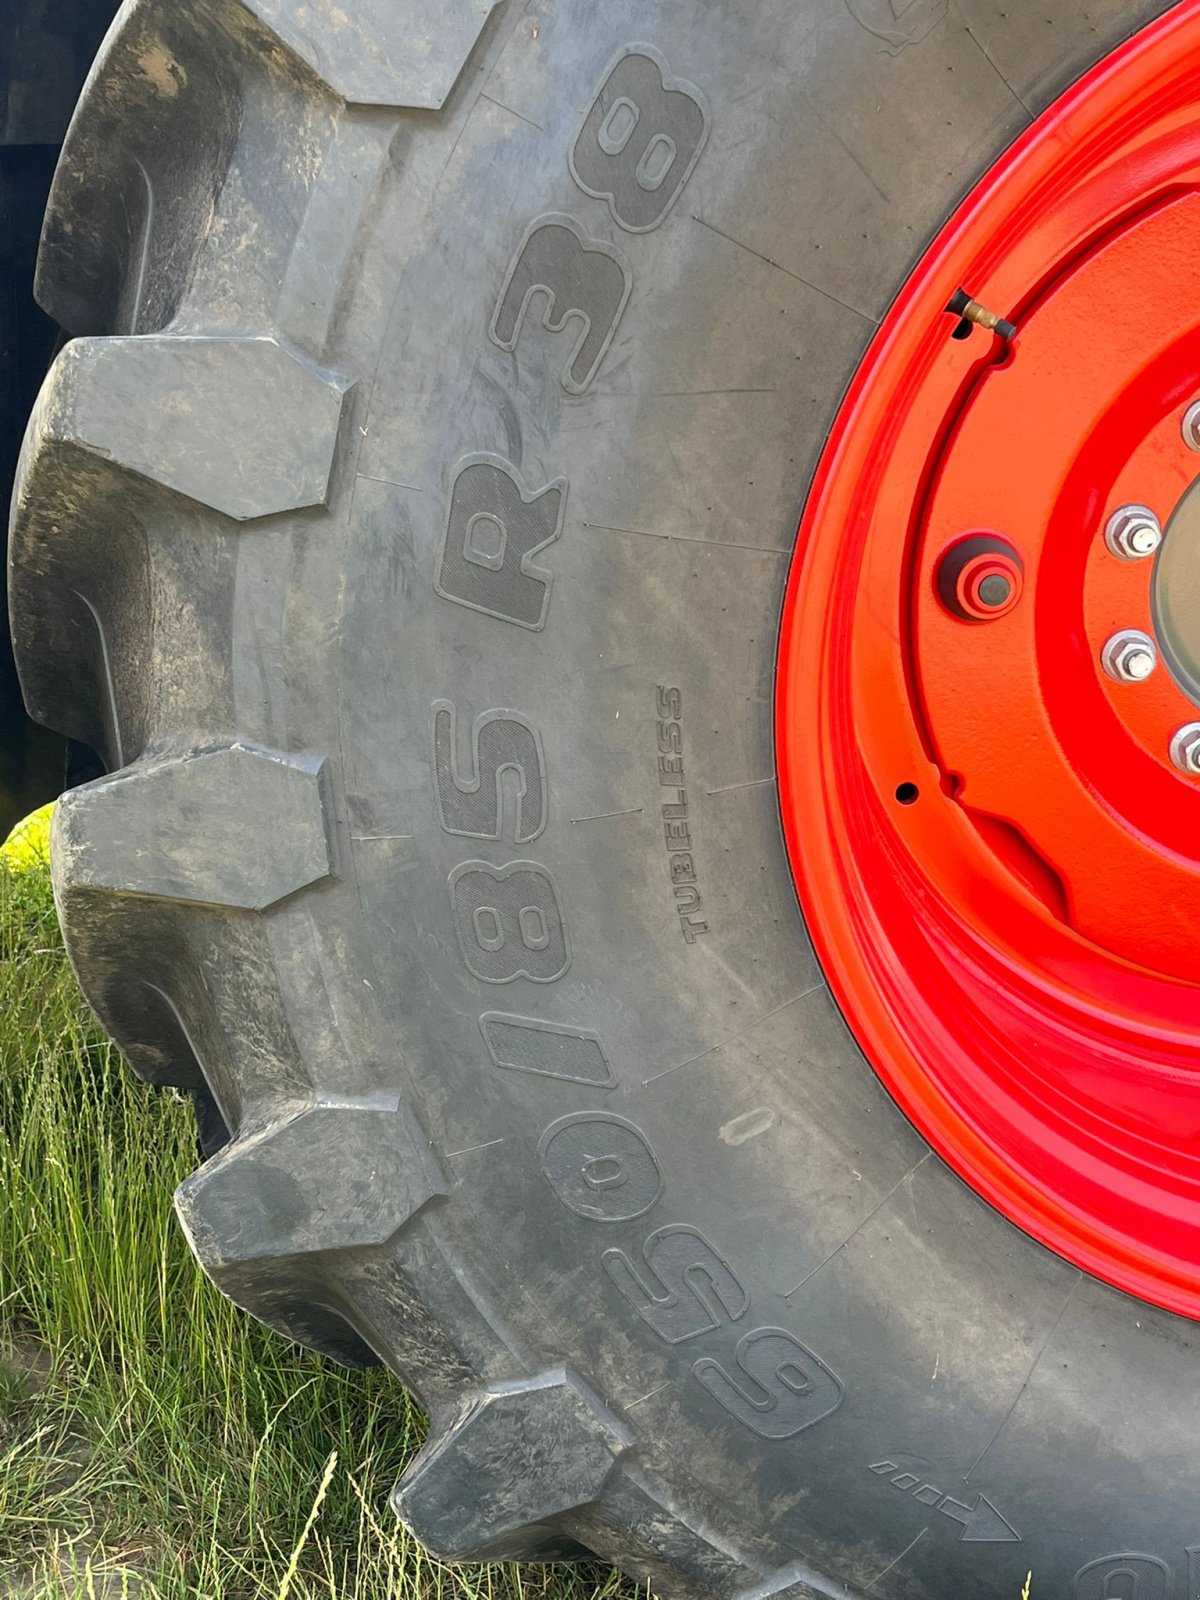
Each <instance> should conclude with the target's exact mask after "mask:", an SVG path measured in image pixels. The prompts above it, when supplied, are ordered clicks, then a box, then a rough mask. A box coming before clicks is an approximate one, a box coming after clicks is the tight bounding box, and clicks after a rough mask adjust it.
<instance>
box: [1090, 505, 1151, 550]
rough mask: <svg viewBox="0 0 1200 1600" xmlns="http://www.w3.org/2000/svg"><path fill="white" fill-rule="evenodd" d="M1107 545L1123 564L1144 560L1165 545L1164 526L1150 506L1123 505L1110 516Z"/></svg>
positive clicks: (1105, 530)
mask: <svg viewBox="0 0 1200 1600" xmlns="http://www.w3.org/2000/svg"><path fill="white" fill-rule="evenodd" d="M1104 542H1105V544H1106V545H1107V546H1108V548H1109V550H1111V552H1112V553H1113V555H1114V556H1119V557H1120V558H1121V560H1122V561H1141V560H1142V559H1143V558H1144V557H1146V556H1152V555H1153V554H1154V552H1155V551H1156V550H1157V549H1158V547H1159V545H1160V544H1161V543H1162V525H1161V524H1160V522H1159V520H1158V518H1157V517H1156V516H1155V515H1154V513H1153V511H1151V510H1150V508H1149V506H1122V507H1121V509H1120V510H1119V511H1114V512H1113V514H1112V516H1111V517H1109V519H1108V524H1107V526H1106V527H1105V529H1104Z"/></svg>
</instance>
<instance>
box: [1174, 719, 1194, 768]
mask: <svg viewBox="0 0 1200 1600" xmlns="http://www.w3.org/2000/svg"><path fill="white" fill-rule="evenodd" d="M1171 760H1172V761H1173V762H1174V763H1175V765H1176V766H1177V767H1178V768H1179V770H1180V772H1189V773H1200V722H1185V723H1184V725H1183V727H1182V728H1177V729H1176V730H1175V735H1174V737H1173V738H1172V740H1171Z"/></svg>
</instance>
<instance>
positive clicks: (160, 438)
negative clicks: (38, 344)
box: [33, 334, 349, 521]
mask: <svg viewBox="0 0 1200 1600" xmlns="http://www.w3.org/2000/svg"><path fill="white" fill-rule="evenodd" d="M348 388H349V384H348V383H347V382H346V381H345V380H343V379H341V378H338V377H335V376H334V375H333V374H331V373H327V372H323V371H321V370H320V369H319V368H318V367H316V366H314V365H312V364H311V363H310V362H307V361H304V360H302V359H301V358H299V357H297V356H295V355H293V354H292V353H291V352H290V351H289V350H287V349H285V347H284V346H283V345H281V344H280V343H279V342H278V341H277V340H275V339H273V338H267V337H262V338H244V339H242V338H222V337H216V338H214V337H208V336H204V335H196V336H192V335H169V334H162V335H141V336H135V337H129V338H112V339H77V340H75V341H73V342H72V343H71V344H69V345H68V346H67V347H66V349H65V350H64V351H63V353H62V355H61V356H60V357H59V359H58V362H57V364H56V366H55V368H54V371H53V372H52V374H51V377H50V379H49V380H48V383H47V387H46V389H45V390H44V391H43V395H42V399H41V401H40V402H39V406H38V411H37V413H36V416H35V422H34V434H33V437H34V438H37V439H40V440H41V441H42V442H43V443H46V442H48V441H51V440H54V441H59V442H61V443H69V444H73V445H75V446H77V447H78V448H80V449H82V450H84V451H86V452H88V453H89V454H92V455H96V456H100V457H102V458H103V459H105V460H109V461H112V462H114V463H116V464H117V465H118V466H121V467H124V468H126V469H127V470H128V471H130V472H133V473H136V474H137V475H138V476H139V477H143V478H149V479H150V480H151V481H152V482H154V483H158V484H161V485H163V487H164V488H167V489H171V490H174V491H175V492H176V493H177V494H182V495H186V496H187V497H188V498H189V499H191V500H196V501H199V502H200V504H201V505H205V506H209V507H211V509H212V510H214V511H218V512H221V513H222V514H224V515H225V516H227V517H232V518H234V519H236V520H237V521H249V520H251V519H252V518H256V517H266V516H271V515H273V514H276V513H279V512H285V511H296V510H301V509H304V508H307V507H311V506H323V505H325V504H326V502H327V500H328V498H329V484H330V476H331V474H332V471H333V463H334V456H335V452H336V448H337V441H338V435H339V431H340V428H341V419H342V410H343V406H344V404H345V398H346V393H347V390H348Z"/></svg>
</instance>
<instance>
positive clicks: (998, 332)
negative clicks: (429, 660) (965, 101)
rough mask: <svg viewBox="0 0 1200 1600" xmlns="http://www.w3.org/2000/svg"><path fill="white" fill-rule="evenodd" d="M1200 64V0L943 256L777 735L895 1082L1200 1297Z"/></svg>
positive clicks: (1069, 1211) (884, 382)
mask: <svg viewBox="0 0 1200 1600" xmlns="http://www.w3.org/2000/svg"><path fill="white" fill-rule="evenodd" d="M1198 62H1200V5H1197V4H1188V5H1185V6H1182V7H1179V8H1177V9H1176V10H1175V11H1173V12H1172V13H1170V14H1169V16H1168V17H1167V18H1165V19H1163V20H1162V21H1161V22H1159V23H1158V24H1156V25H1155V26H1154V27H1152V28H1151V29H1148V30H1147V31H1146V32H1144V33H1143V34H1141V35H1139V36H1138V37H1137V38H1135V39H1134V40H1133V41H1131V42H1130V44H1129V45H1127V46H1126V47H1124V48H1123V49H1122V50H1121V51H1119V52H1118V53H1117V54H1116V55H1115V56H1113V57H1111V58H1110V59H1109V60H1108V61H1106V62H1105V63H1103V64H1102V66H1101V67H1100V68H1098V69H1097V70H1096V71H1095V72H1093V73H1092V74H1090V75H1089V77H1088V78H1086V79H1084V80H1083V81H1082V82H1081V83H1080V84H1079V85H1077V86H1076V87H1075V89H1073V90H1072V91H1071V92H1070V93H1069V94H1068V95H1067V96H1065V97H1064V98H1063V100H1061V101H1060V102H1059V103H1058V104H1057V105H1056V106H1054V107H1053V108H1052V109H1051V110H1050V112H1048V113H1047V114H1046V115H1045V116H1044V117H1043V118H1041V119H1040V120H1039V122H1038V123H1036V124H1035V125H1034V127H1033V128H1032V129H1031V130H1030V131H1029V133H1028V134H1027V135H1026V136H1025V138H1024V139H1023V140H1022V141H1021V142H1020V143H1019V144H1018V146H1017V147H1016V148H1015V149H1014V150H1013V151H1012V152H1011V153H1010V155H1009V156H1008V157H1007V158H1006V159H1005V160H1004V161H1003V162H1002V163H1001V164H1000V165H999V166H998V167H997V168H996V169H995V170H994V171H993V172H992V173H991V174H990V175H989V177H988V179H987V180H985V182H984V183H983V184H982V185H981V186H980V189H979V190H978V191H977V192H976V194H974V195H973V196H972V197H971V198H970V200H969V201H968V202H967V204H966V205H965V206H964V207H963V209H962V210H961V211H960V213H959V214H958V215H957V216H956V217H955V218H954V219H953V220H952V221H951V223H950V224H949V225H948V227H947V228H946V230H945V231H944V232H943V234H942V235H941V236H940V238H939V239H938V240H937V241H936V242H935V244H934V246H933V247H932V249H931V251H930V252H929V254H928V255H927V256H926V257H925V259H924V261H923V262H922V263H921V265H920V266H919V268H918V269H917V271H916V273H915V274H914V276H913V278H912V280H911V281H910V283H909V285H908V287H907V288H906V290H905V292H904V294H903V295H902V297H901V299H900V302H899V303H898V304H897V306H896V307H895V308H894V309H893V312H892V313H891V315H890V317H889V318H888V320H887V322H886V323H885V325H884V327H883V328H882V329H881V332H880V334H879V336H878V338H877V340H876V341H875V343H874V345H873V346H872V350H871V352H870V353H869V355H868V357H867V360H866V362H865V363H864V366H863V368H862V370H861V372H860V374H859V376H858V379H857V380H856V383H855V385H854V387H853V388H852V390H851V393H850V395H849V396H848V398H847V401H846V403H845V406H844V407H843V410H842V413H841V415H840V417H839V419H838V423H837V426H836V427H835V430H834V433H833V435H832V437H831V440H830V444H829V446H828V448H827V450H826V453H825V456H824V458H823V461H822V465H821V469H820V471H819V474H818V478H817V481H816V484H815V486H814V491H813V495H812V497H811V500H810V504H809V506H808V508H807V510H806V514H805V518H804V522H803V524H802V526H801V530H800V543H799V546H798V558H797V561H796V563H795V567H794V571H793V575H792V582H791V589H790V592H789V597H788V604H787V609H786V614H785V620H784V630H783V637H782V643H781V657H780V697H779V723H778V731H779V745H780V749H779V757H780V773H781V792H782V799H783V810H784V823H785V830H786V832H787V835H788V841H789V848H790V851H791V855H792V863H793V868H794V871H795V872H796V876H797V881H798V885H799V888H800V892H801V897H802V900H803V902H804V906H805V911H806V914H807V915H808V918H809V921H810V925H811V926H812V928H813V932H814V937H815V938H816V941H817V944H818V948H819V950H820V953H821V955H822V957H823V959H824V961H825V963H826V969H827V971H828V972H829V975H830V980H831V982H832V984H833V985H834V987H835V990H836V991H837V993H838V996H839V999H840V1000H841V1003H842V1005H843V1008H844V1010H845V1011H846V1013H847V1016H848V1018H849V1020H850V1022H851V1024H852V1026H853V1027H854V1028H855V1031H856V1032H857V1034H858V1036H859V1038H860V1040H861V1042H862V1043H863V1045H864V1047H865V1048H866V1049H867V1051H868V1053H869V1054H870V1056H871V1057H872V1059H873V1061H874V1063H875V1065H876V1067H877V1069H878V1070H879V1071H880V1073H881V1075H882V1076H883V1077H884V1079H885V1081H886V1082H887V1083H888V1085H889V1086H890V1087H891V1088H892V1090H893V1092H894V1093H895V1094H896V1095H897V1097H898V1098H899V1099H900V1101H901V1103H902V1104H903V1105H904V1106H905V1108H906V1109H907V1110H908V1111H909V1113H910V1115H912V1116H913V1118H914V1120H915V1121H917V1122H918V1124H919V1125H920V1126H921V1127H922V1129H923V1130H924V1131H925V1132H926V1134H927V1135H928V1136H929V1137H930V1138H931V1140H932V1141H933V1142H934V1144H935V1145H936V1146H937V1147H938V1148H939V1150H941V1152H942V1153H943V1154H944V1155H945V1156H946V1157H947V1159H949V1160H950V1161H951V1163H952V1164H953V1165H954V1166H955V1167H956V1168H957V1169H958V1170H959V1171H960V1172H961V1173H962V1174H963V1176H965V1177H966V1178H967V1179H968V1180H969V1181H970V1182H972V1183H973V1184H974V1186H975V1187H976V1188H978V1189H979V1190H980V1191H981V1192H982V1193H983V1194H985V1195H986V1196H987V1197H988V1198H989V1199H991V1200H992V1201H993V1202H994V1203H995V1204H997V1205H998V1206H999V1207H1000V1208H1001V1209H1003V1210H1004V1211H1005V1212H1006V1213H1007V1214H1008V1215H1009V1216H1010V1217H1011V1218H1012V1219H1013V1220H1014V1221H1015V1222H1017V1223H1019V1224H1020V1225H1021V1226H1023V1227H1025V1228H1026V1229H1028V1230H1029V1231H1031V1232H1033V1233H1034V1234H1036V1235H1037V1236H1038V1237H1040V1238H1042V1239H1043V1240H1045V1241H1046V1242H1047V1243H1049V1244H1051V1245H1053V1246H1054V1247H1055V1248H1057V1249H1059V1250H1060V1251H1061V1252H1062V1253H1064V1254H1066V1255H1068V1256H1069V1257H1071V1258H1072V1259H1073V1260H1075V1261H1077V1262H1078V1263H1079V1264H1080V1265H1082V1266H1085V1267H1087V1268H1089V1269H1090V1270H1092V1271H1094V1272H1097V1273H1099V1274H1100V1275H1102V1276H1104V1277H1107V1278H1108V1279H1110V1281H1113V1282H1115V1283H1118V1284H1120V1285H1121V1286H1122V1287H1125V1288H1127V1289H1130V1290H1131V1291H1132V1292H1135V1293H1137V1294H1140V1295H1142V1296H1144V1297H1145V1298H1148V1299H1151V1300H1154V1301H1157V1302H1158V1303H1160V1304H1163V1305H1166V1306H1169V1307H1170V1308H1171V1309H1174V1310H1177V1311H1183V1312H1186V1313H1187V1314H1190V1315H1200V724H1198V723H1197V722H1196V708H1197V705H1200V456H1198V454H1197V450H1198V449H1200V399H1198V396H1200V110H1198V109H1197V108H1198V106H1200V67H1198V65H1197V63H1198ZM983 306H993V307H999V308H1000V309H1001V311H1002V313H1003V315H1002V316H1001V315H996V314H993V313H991V312H983V310H982V308H983ZM965 307H974V308H975V312H976V315H974V316H969V315H968V314H967V312H966V311H965V310H964V308H965ZM947 308H949V310H950V313H951V314H950V315H947ZM964 334H965V336H964ZM1164 530H1165V531H1164Z"/></svg>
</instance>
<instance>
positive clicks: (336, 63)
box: [242, 0, 495, 111]
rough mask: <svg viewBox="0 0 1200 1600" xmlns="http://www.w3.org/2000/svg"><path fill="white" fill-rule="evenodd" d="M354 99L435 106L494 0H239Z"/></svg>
mask: <svg viewBox="0 0 1200 1600" xmlns="http://www.w3.org/2000/svg"><path fill="white" fill-rule="evenodd" d="M242 3H243V5H245V7H246V9H247V10H248V11H250V12H251V13H252V15H254V16H256V17H257V18H258V19H259V21H260V22H262V23H263V24H264V25H265V26H266V27H268V28H270V30H271V32H272V33H274V34H276V35H277V36H278V37H279V38H280V39H281V40H282V41H283V43H284V44H285V45H287V47H288V48H289V49H290V50H292V51H293V52H294V54H296V55H298V56H299V57H300V58H301V60H303V61H306V62H307V63H308V65H309V66H310V67H311V68H312V69H313V71H314V72H316V73H317V75H318V76H319V77H320V78H322V79H323V80H324V82H325V83H326V84H327V85H328V86H329V88H330V89H332V90H333V92H334V94H336V95H339V96H340V97H341V98H342V99H343V100H346V101H348V102H349V103H351V104H353V105H374V106H393V107H397V108H399V107H407V108H411V109H425V110H434V111H436V110H439V109H440V108H441V106H442V105H443V104H444V103H445V101H446V97H447V96H448V95H449V93H450V91H451V89H452V88H453V87H454V84H455V81H456V79H457V78H458V75H459V73H460V72H461V71H462V69H463V67H464V65H465V64H466V60H467V57H468V56H469V55H470V53H471V50H472V48H473V47H474V45H475V42H476V40H477V39H478V38H479V35H480V33H481V32H482V31H483V26H484V24H485V22H486V21H487V19H488V16H489V15H490V14H491V10H492V7H493V5H494V3H495V0H405V3H403V4H400V3H398V0H358V3H357V4H356V5H355V6H354V7H350V6H344V7H343V6H342V5H341V4H339V3H338V0H242Z"/></svg>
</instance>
